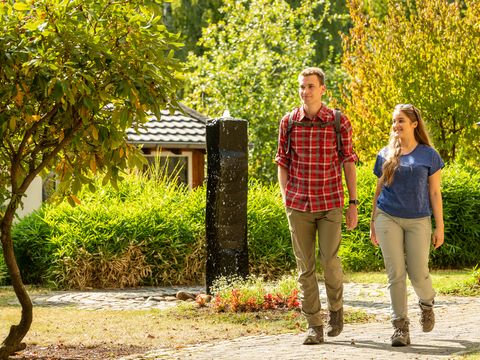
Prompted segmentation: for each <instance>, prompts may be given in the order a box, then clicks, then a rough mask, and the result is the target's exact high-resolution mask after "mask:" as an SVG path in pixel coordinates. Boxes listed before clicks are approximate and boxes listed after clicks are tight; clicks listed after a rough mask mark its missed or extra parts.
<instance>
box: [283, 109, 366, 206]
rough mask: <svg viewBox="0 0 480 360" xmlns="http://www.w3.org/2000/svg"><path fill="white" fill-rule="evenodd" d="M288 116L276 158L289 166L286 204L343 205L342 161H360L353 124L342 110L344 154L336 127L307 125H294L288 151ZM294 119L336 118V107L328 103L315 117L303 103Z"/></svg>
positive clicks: (318, 119)
mask: <svg viewBox="0 0 480 360" xmlns="http://www.w3.org/2000/svg"><path fill="white" fill-rule="evenodd" d="M288 117H289V114H286V115H285V116H284V117H283V118H282V120H281V122H280V131H279V136H278V151H277V154H276V156H275V162H276V163H277V165H279V166H283V167H284V168H286V169H287V170H288V179H287V185H286V188H285V193H286V194H285V195H286V199H285V202H286V206H287V207H289V208H292V209H295V210H299V211H311V212H317V211H327V210H330V209H334V208H338V207H343V185H342V163H343V162H352V161H357V156H356V154H355V152H354V151H353V147H352V126H351V124H350V121H349V120H348V118H347V117H346V116H345V115H343V114H342V117H341V121H340V123H341V126H340V130H341V136H342V143H343V158H341V159H339V156H338V153H337V139H336V133H335V127H334V126H333V124H332V126H327V127H324V128H321V127H304V126H296V125H295V124H293V125H292V128H291V130H290V151H289V152H288V153H287V152H286V146H287V128H288ZM292 120H293V121H312V122H316V121H319V122H320V121H324V122H328V121H334V120H335V115H334V111H333V109H329V108H327V107H326V106H325V105H323V106H322V107H321V109H320V110H319V112H318V113H317V115H316V116H314V118H313V119H311V120H310V119H308V118H307V116H306V114H305V112H304V109H303V107H301V108H300V109H297V110H295V111H294V116H293V119H292Z"/></svg>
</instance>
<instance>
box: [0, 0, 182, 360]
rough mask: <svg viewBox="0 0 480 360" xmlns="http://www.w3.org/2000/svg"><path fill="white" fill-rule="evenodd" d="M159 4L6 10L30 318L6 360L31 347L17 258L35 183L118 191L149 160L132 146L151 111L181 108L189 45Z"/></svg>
mask: <svg viewBox="0 0 480 360" xmlns="http://www.w3.org/2000/svg"><path fill="white" fill-rule="evenodd" d="M162 10H163V8H162V4H161V3H160V2H159V1H153V0H152V1H148V0H144V1H141V0H134V1H115V2H113V1H107V0H94V1H91V2H89V3H88V5H87V4H85V2H83V1H79V0H73V1H54V0H40V1H33V0H26V1H13V0H10V1H2V2H1V3H0V19H1V20H0V21H1V22H0V29H1V32H0V137H1V139H2V142H1V145H0V195H1V196H0V203H4V204H6V207H5V209H4V210H3V211H2V212H1V213H0V215H1V216H0V220H1V229H0V230H1V240H2V248H3V254H4V257H5V262H6V264H7V267H8V270H9V273H10V277H11V280H12V285H13V287H14V289H15V292H16V294H17V297H18V298H19V301H20V303H21V305H22V319H21V322H20V324H19V325H18V326H12V328H11V331H10V334H9V335H8V337H7V338H6V339H5V341H4V342H3V344H2V346H1V347H0V358H5V357H6V356H8V355H9V353H12V351H16V350H18V349H21V348H22V345H21V344H20V341H21V340H22V338H23V337H24V336H25V334H26V332H27V331H28V329H29V327H30V323H31V318H32V312H31V301H30V299H29V298H28V295H27V293H26V291H25V289H24V286H23V284H22V281H21V277H20V274H19V270H18V267H17V264H16V261H15V257H14V254H13V246H12V241H11V226H12V221H13V216H14V213H15V211H16V209H17V207H18V206H19V205H20V203H21V199H22V197H23V196H24V194H25V191H26V190H27V188H28V186H29V185H30V183H31V182H32V180H33V179H34V177H35V176H37V175H39V174H41V173H42V172H45V171H46V170H49V169H52V167H53V169H54V171H55V173H56V174H57V179H58V180H59V182H60V184H61V190H62V191H63V192H64V193H68V194H69V195H70V197H69V200H70V201H71V202H72V203H74V202H76V201H78V199H77V198H76V197H75V195H74V194H75V193H76V192H77V191H79V190H80V188H81V186H82V184H87V183H89V184H91V175H92V174H93V173H95V172H98V171H105V174H106V175H105V181H110V182H112V184H114V185H115V183H116V179H117V178H118V176H119V174H120V172H121V170H122V169H123V168H125V167H127V166H132V165H135V164H137V163H139V162H140V161H141V160H140V159H141V156H140V155H139V152H138V150H137V149H135V148H134V147H132V146H130V145H128V144H126V143H125V130H126V128H127V127H129V126H131V125H132V122H133V121H135V124H137V125H138V124H140V123H141V122H143V121H145V120H146V114H145V113H146V111H147V110H149V111H153V112H154V113H159V111H160V110H161V109H163V108H165V107H170V106H174V105H175V104H176V100H175V99H176V97H175V90H176V88H177V87H178V84H179V82H178V79H177V76H176V73H177V71H178V70H179V65H178V64H177V62H176V61H175V59H174V58H173V51H174V49H175V47H176V46H177V45H179V44H177V43H176V41H177V37H176V36H173V35H172V34H170V33H169V32H168V31H167V30H166V28H165V26H164V25H163V24H162V18H161V14H162Z"/></svg>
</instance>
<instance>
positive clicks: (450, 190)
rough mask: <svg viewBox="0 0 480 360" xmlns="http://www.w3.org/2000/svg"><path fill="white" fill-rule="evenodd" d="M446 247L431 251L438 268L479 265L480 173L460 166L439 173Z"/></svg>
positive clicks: (450, 167) (433, 261) (447, 168)
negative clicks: (440, 176)
mask: <svg viewBox="0 0 480 360" xmlns="http://www.w3.org/2000/svg"><path fill="white" fill-rule="evenodd" d="M442 196H443V214H444V222H445V244H444V245H442V246H441V247H440V248H439V249H438V250H435V251H432V253H431V260H432V265H433V266H434V267H438V268H464V267H473V266H475V265H476V264H478V263H479V261H480V172H479V171H478V169H476V168H468V167H462V166H461V165H458V164H456V165H451V166H447V167H446V168H445V169H444V170H443V171H442Z"/></svg>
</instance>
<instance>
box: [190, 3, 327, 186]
mask: <svg viewBox="0 0 480 360" xmlns="http://www.w3.org/2000/svg"><path fill="white" fill-rule="evenodd" d="M317 8H319V9H320V10H321V14H322V16H321V17H317V16H315V15H314V11H313V10H314V9H317ZM326 11H328V3H324V2H323V1H322V0H308V1H304V2H302V4H301V5H300V6H298V7H295V8H292V7H291V6H290V5H289V4H288V3H287V2H286V1H284V0H281V1H277V0H249V1H247V0H240V1H234V0H226V1H224V6H223V7H222V8H221V9H220V12H221V13H222V14H223V15H224V20H221V21H219V22H218V23H216V24H210V26H209V27H207V28H206V29H204V32H203V36H202V38H201V40H200V42H199V45H200V46H202V47H203V49H204V52H203V55H202V56H196V55H191V56H190V57H189V61H188V64H189V65H190V67H191V69H192V73H191V75H190V79H189V80H190V81H189V89H188V91H187V93H188V96H187V99H186V101H187V102H188V103H189V104H190V105H191V106H192V107H193V108H195V109H196V110H198V111H200V112H204V113H205V114H207V115H209V116H211V117H219V116H221V115H222V113H223V111H224V110H226V109H228V110H229V111H230V113H231V115H232V116H233V117H237V118H244V119H246V120H248V121H249V136H250V143H251V144H252V149H251V154H250V170H251V171H250V174H251V175H252V176H254V177H257V178H259V179H264V180H272V179H274V177H275V173H276V172H275V164H274V162H273V158H274V155H275V151H276V143H277V132H278V123H279V121H280V118H281V117H282V116H283V115H284V114H285V113H286V112H287V111H288V110H290V109H291V108H292V107H293V106H294V104H295V102H296V99H297V97H296V89H297V87H298V84H297V75H298V73H299V72H300V71H301V70H302V68H303V67H305V66H312V65H318V64H314V63H313V59H314V56H315V50H314V43H313V42H312V34H314V33H315V32H318V31H319V29H320V28H321V26H322V21H323V19H324V16H325V13H326Z"/></svg>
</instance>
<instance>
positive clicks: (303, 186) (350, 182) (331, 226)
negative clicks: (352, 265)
mask: <svg viewBox="0 0 480 360" xmlns="http://www.w3.org/2000/svg"><path fill="white" fill-rule="evenodd" d="M298 82H299V95H300V99H301V102H302V106H301V107H300V108H296V109H294V110H293V111H292V112H291V113H289V114H287V115H285V116H284V117H283V118H282V120H281V122H280V130H279V140H278V151H277V154H276V157H275V161H276V163H277V165H278V181H279V183H280V190H281V192H282V197H283V202H284V204H285V207H286V213H287V218H288V222H289V227H290V231H291V236H292V245H293V251H294V253H295V257H296V261H297V268H298V272H299V278H298V281H299V284H300V287H301V290H302V313H303V314H304V316H305V317H306V319H307V321H308V332H307V336H306V338H305V341H304V344H306V345H310V344H320V343H322V342H323V323H322V318H321V314H320V296H319V289H318V282H317V278H316V270H315V259H316V256H315V245H316V236H317V233H318V243H319V256H320V263H321V265H322V268H323V271H324V277H325V287H326V293H327V298H328V309H329V315H330V318H329V322H328V327H327V335H328V336H337V335H339V334H340V333H341V332H342V330H343V282H342V265H341V262H340V259H339V257H338V249H339V247H340V239H341V224H342V213H343V211H342V209H343V205H344V199H343V186H342V166H343V171H344V173H345V180H346V184H347V188H348V195H349V199H350V200H349V206H348V209H347V212H346V225H347V229H349V230H350V229H353V228H355V227H356V226H357V222H358V214H357V206H358V200H357V186H356V170H355V161H356V160H357V156H356V155H355V153H354V151H353V147H352V128H351V124H350V122H349V120H348V119H347V117H346V116H344V115H342V116H341V121H340V124H341V126H340V134H341V140H342V150H341V152H339V151H338V149H337V136H336V131H335V125H334V120H335V112H334V110H333V109H329V108H327V107H326V106H325V105H324V104H323V103H322V96H323V94H324V93H325V91H326V87H325V75H324V73H323V71H322V70H321V69H319V68H307V69H305V70H303V71H302V72H301V73H300V75H299V77H298ZM290 117H291V125H290V126H289V118H290Z"/></svg>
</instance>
